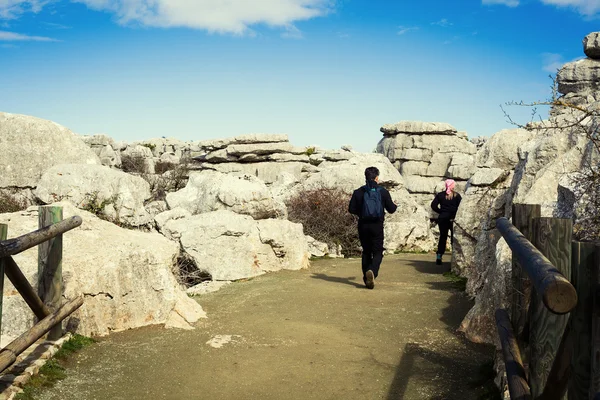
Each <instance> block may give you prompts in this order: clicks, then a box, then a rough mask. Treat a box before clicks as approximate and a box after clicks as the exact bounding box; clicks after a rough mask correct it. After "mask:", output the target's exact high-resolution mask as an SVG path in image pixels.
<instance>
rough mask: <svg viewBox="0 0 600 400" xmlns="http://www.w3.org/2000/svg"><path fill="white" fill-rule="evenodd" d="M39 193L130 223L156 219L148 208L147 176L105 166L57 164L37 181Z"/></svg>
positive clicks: (46, 198)
mask: <svg viewBox="0 0 600 400" xmlns="http://www.w3.org/2000/svg"><path fill="white" fill-rule="evenodd" d="M34 194H35V196H36V197H37V198H38V199H39V200H40V201H42V202H43V203H46V204H49V203H53V202H56V201H61V200H68V201H69V202H71V203H73V204H74V205H76V206H77V207H79V208H81V209H85V210H88V211H93V212H95V213H97V214H99V215H102V216H104V217H106V218H108V219H110V220H113V221H115V222H118V223H121V224H125V225H128V226H143V225H148V224H149V223H151V222H152V216H151V215H150V214H149V213H148V212H147V211H146V209H145V208H144V201H145V200H147V199H149V198H150V196H151V195H150V185H149V184H148V182H146V181H145V180H144V179H142V178H140V177H138V176H134V175H130V174H127V173H125V172H122V171H119V170H115V169H111V168H109V167H106V166H103V165H73V164H66V165H57V166H55V167H52V168H50V169H49V170H47V171H46V172H45V173H44V175H42V178H41V179H40V181H39V182H38V183H37V188H36V189H35V190H34Z"/></svg>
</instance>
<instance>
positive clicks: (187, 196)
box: [167, 171, 287, 219]
mask: <svg viewBox="0 0 600 400" xmlns="http://www.w3.org/2000/svg"><path fill="white" fill-rule="evenodd" d="M167 204H168V205H169V208H171V209H173V208H184V209H186V210H187V211H189V212H190V213H192V214H201V213H206V212H210V211H217V210H231V211H234V212H236V213H239V214H245V215H250V216H252V217H253V218H255V219H265V218H284V217H285V216H286V215H287V211H286V208H285V204H283V202H281V201H278V200H277V199H275V198H274V197H273V193H272V192H271V190H270V189H269V188H268V187H267V186H266V185H265V184H264V182H262V181H261V180H260V179H258V178H256V177H255V176H252V175H233V174H223V173H220V172H216V171H202V172H195V173H192V174H191V175H190V179H189V181H188V184H187V186H186V187H185V188H184V189H181V190H179V191H177V192H175V193H169V194H168V195H167Z"/></svg>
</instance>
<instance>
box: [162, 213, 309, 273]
mask: <svg viewBox="0 0 600 400" xmlns="http://www.w3.org/2000/svg"><path fill="white" fill-rule="evenodd" d="M163 230H164V231H168V235H169V236H170V237H172V238H175V239H178V240H179V241H180V242H181V246H182V249H183V250H184V251H185V252H186V253H187V254H188V255H189V256H190V257H191V258H192V259H193V260H194V261H195V264H196V266H197V267H198V269H199V270H200V271H203V272H206V273H208V274H210V276H211V277H212V279H213V280H237V279H243V278H249V277H253V276H258V275H262V274H264V273H265V272H268V271H278V270H281V269H293V270H296V269H301V268H306V267H308V263H309V262H308V258H309V252H308V242H307V240H306V237H305V236H304V233H303V231H302V225H300V224H294V223H292V222H289V221H285V220H273V219H271V220H260V221H257V220H254V219H253V218H252V217H250V216H247V215H240V214H236V213H234V212H232V211H225V210H222V211H214V212H209V213H204V214H199V215H193V216H191V217H187V218H185V217H184V218H179V219H171V220H169V221H168V222H167V223H166V224H165V225H164V227H163Z"/></svg>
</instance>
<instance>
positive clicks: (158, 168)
mask: <svg viewBox="0 0 600 400" xmlns="http://www.w3.org/2000/svg"><path fill="white" fill-rule="evenodd" d="M176 167H177V164H175V163H172V162H168V161H162V160H160V161H157V162H156V164H155V165H154V172H155V173H156V174H158V175H162V174H164V173H165V172H167V171H172V170H174V169H175V168H176Z"/></svg>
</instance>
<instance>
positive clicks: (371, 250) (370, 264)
mask: <svg viewBox="0 0 600 400" xmlns="http://www.w3.org/2000/svg"><path fill="white" fill-rule="evenodd" d="M365 178H366V180H367V183H366V185H365V186H362V187H360V188H358V189H356V190H355V191H354V193H353V194H352V198H351V199H350V205H349V207H348V211H349V212H350V213H352V214H354V215H357V216H358V237H359V239H360V245H361V246H362V271H363V281H364V283H365V286H366V287H367V288H369V289H373V288H374V287H375V278H377V275H378V274H379V267H380V265H381V261H382V260H383V250H384V249H383V221H384V218H385V212H384V209H385V210H387V212H389V213H390V214H392V213H394V212H395V211H396V208H397V206H396V204H394V202H393V201H392V196H390V192H388V191H387V190H386V189H385V188H384V187H381V186H379V184H378V182H379V170H378V169H377V168H376V167H369V168H367V169H366V170H365Z"/></svg>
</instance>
